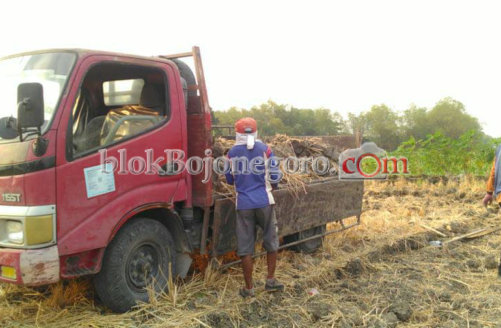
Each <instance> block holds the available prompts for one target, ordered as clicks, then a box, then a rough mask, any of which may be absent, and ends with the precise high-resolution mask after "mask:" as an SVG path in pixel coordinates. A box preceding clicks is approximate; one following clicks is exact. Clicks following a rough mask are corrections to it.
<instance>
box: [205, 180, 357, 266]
mask: <svg viewBox="0 0 501 328" xmlns="http://www.w3.org/2000/svg"><path fill="white" fill-rule="evenodd" d="M363 192H364V184H363V181H340V180H328V181H325V182H319V183H314V184H310V185H307V186H306V191H299V192H297V193H292V192H290V191H289V190H287V189H281V190H277V191H274V192H273V197H274V198H275V203H276V205H275V211H276V216H277V221H278V233H279V236H280V237H283V236H287V235H290V234H293V233H296V232H299V231H304V230H307V229H309V228H312V227H316V226H320V225H323V224H327V223H329V222H335V221H339V220H342V219H344V218H348V217H352V216H360V214H361V212H362V197H363ZM235 219H236V213H235V204H234V199H230V198H223V199H218V200H216V201H215V206H214V221H213V226H212V229H213V236H212V245H213V248H212V251H213V254H212V255H213V256H218V255H222V254H225V253H227V252H230V251H233V250H236V236H235Z"/></svg>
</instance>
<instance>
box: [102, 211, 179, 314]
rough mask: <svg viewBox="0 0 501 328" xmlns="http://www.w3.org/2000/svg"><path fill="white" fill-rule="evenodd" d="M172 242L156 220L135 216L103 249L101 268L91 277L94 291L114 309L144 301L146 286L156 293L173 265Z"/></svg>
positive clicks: (161, 288)
mask: <svg viewBox="0 0 501 328" xmlns="http://www.w3.org/2000/svg"><path fill="white" fill-rule="evenodd" d="M173 252H174V243H173V240H172V236H171V234H170V233H169V231H168V230H167V229H166V228H165V227H164V226H163V225H162V224H161V223H160V222H158V221H155V220H152V219H148V218H136V219H134V220H133V221H131V222H129V223H127V224H126V225H125V226H124V227H123V228H121V229H120V230H119V231H118V233H117V234H116V236H115V238H114V239H113V240H112V241H111V243H110V244H109V246H108V247H107V249H106V252H105V254H104V258H103V265H102V268H101V271H100V272H99V273H98V274H97V275H96V276H95V277H94V286H95V289H96V293H97V295H98V296H99V298H100V299H101V301H102V302H103V303H104V305H106V306H107V307H109V308H110V309H111V310H113V311H115V312H126V311H128V310H130V308H131V307H133V306H134V305H136V304H137V302H148V301H149V294H148V291H147V288H150V287H151V288H154V290H155V293H159V292H161V291H163V290H165V288H166V287H167V284H168V280H169V275H170V274H171V271H172V268H174V259H175V256H174V253H173Z"/></svg>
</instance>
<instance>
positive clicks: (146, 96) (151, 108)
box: [71, 63, 170, 157]
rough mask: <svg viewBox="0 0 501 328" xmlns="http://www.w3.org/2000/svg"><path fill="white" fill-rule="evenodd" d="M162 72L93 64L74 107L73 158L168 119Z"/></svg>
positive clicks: (167, 103) (120, 65)
mask: <svg viewBox="0 0 501 328" xmlns="http://www.w3.org/2000/svg"><path fill="white" fill-rule="evenodd" d="M167 95H168V93H167V83H166V76H165V73H164V72H163V71H161V70H159V69H155V68H150V67H141V66H135V65H134V66H133V65H123V64H117V63H105V64H99V65H96V66H94V67H93V68H92V69H91V70H90V71H89V72H88V73H87V76H86V77H85V79H84V82H83V84H82V87H81V90H80V95H79V97H78V99H77V101H76V103H75V108H74V109H73V121H72V122H73V123H72V124H73V126H72V129H71V130H72V134H73V135H72V143H73V145H72V146H73V157H75V155H76V156H78V157H79V156H81V155H84V154H87V153H91V152H92V153H93V152H95V151H97V150H98V149H100V148H104V147H107V146H109V145H112V144H115V143H117V142H120V141H123V140H126V139H129V138H131V137H133V136H136V135H138V134H141V133H144V132H146V131H149V130H151V129H154V128H155V127H157V126H159V125H161V123H162V122H164V121H165V120H166V119H167V118H168V116H169V115H168V114H169V108H170V106H169V101H168V97H167Z"/></svg>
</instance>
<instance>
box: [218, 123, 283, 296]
mask: <svg viewBox="0 0 501 328" xmlns="http://www.w3.org/2000/svg"><path fill="white" fill-rule="evenodd" d="M235 132H236V143H235V145H234V146H233V147H232V148H231V149H230V151H229V152H228V158H229V159H230V161H231V171H230V172H228V173H226V181H227V182H228V183H229V184H234V185H235V190H236V194H237V196H236V209H237V218H236V235H237V254H238V256H240V258H241V259H242V269H243V273H244V280H245V287H244V288H242V289H240V295H241V296H242V297H248V296H254V285H253V282H252V269H253V262H252V255H254V244H255V241H256V226H260V227H261V229H263V246H264V248H265V249H266V251H267V264H268V275H267V277H266V284H265V289H266V290H268V291H280V290H283V289H284V285H283V284H281V283H279V282H278V281H277V279H276V278H275V268H276V262H277V249H278V227H277V220H276V218H275V211H274V208H273V205H274V204H275V200H274V199H273V195H272V193H271V191H272V189H275V188H277V187H278V181H279V180H280V178H281V172H280V169H279V167H278V163H277V161H275V160H274V159H273V157H274V156H273V152H272V151H271V149H270V147H268V146H267V145H266V144H264V143H263V142H261V141H260V140H257V124H256V121H255V120H254V119H252V118H249V117H247V118H243V119H241V120H238V121H237V122H236V123H235Z"/></svg>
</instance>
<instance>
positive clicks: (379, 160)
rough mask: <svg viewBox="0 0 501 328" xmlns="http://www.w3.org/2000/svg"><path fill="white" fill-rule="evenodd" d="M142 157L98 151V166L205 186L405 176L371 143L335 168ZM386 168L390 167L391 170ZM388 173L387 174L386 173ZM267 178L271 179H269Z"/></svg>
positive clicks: (293, 161) (322, 160)
mask: <svg viewBox="0 0 501 328" xmlns="http://www.w3.org/2000/svg"><path fill="white" fill-rule="evenodd" d="M144 153H145V154H144V157H143V156H132V157H129V156H128V155H127V150H126V149H119V150H118V151H117V155H118V156H112V155H110V154H108V152H107V150H106V149H101V150H100V151H99V154H100V165H101V166H102V170H103V173H110V172H108V171H112V172H114V173H116V174H118V175H127V174H131V175H141V174H146V175H153V174H158V175H178V174H181V173H182V172H186V173H188V174H190V175H202V177H203V178H202V182H203V183H207V182H209V181H210V180H211V177H212V175H213V174H217V175H220V174H226V173H230V172H231V173H232V174H244V175H245V174H255V175H260V174H265V175H266V179H268V180H269V181H270V182H272V183H273V182H275V183H276V182H279V181H280V180H281V179H282V177H283V175H284V173H286V174H289V175H291V174H306V175H308V174H310V173H313V174H314V175H316V176H319V177H327V176H335V175H338V176H339V179H340V180H361V179H364V180H365V179H386V178H387V177H388V175H390V174H408V173H409V171H408V169H407V159H406V158H405V157H401V158H394V157H392V158H388V156H386V152H385V151H384V150H383V149H381V148H379V147H377V146H376V144H375V143H373V142H369V143H364V144H363V145H362V146H361V147H360V148H356V149H347V150H345V151H344V152H342V153H341V154H340V155H339V168H337V167H336V165H334V166H331V164H332V163H331V162H330V160H329V159H328V158H326V157H324V156H317V157H295V156H289V157H286V158H281V157H269V158H266V157H256V158H253V159H248V158H246V157H236V158H231V159H230V158H228V157H227V156H220V157H217V158H214V157H213V156H212V151H211V150H210V149H207V150H206V151H205V156H204V157H203V158H202V157H199V156H192V157H187V156H185V153H184V151H182V150H180V149H166V150H164V152H163V153H162V154H161V155H160V156H155V154H154V153H153V149H146V150H145V151H144ZM157 155H158V154H157ZM389 164H392V166H391V168H390V167H389ZM390 169H391V172H390ZM271 176H273V177H274V178H273V179H272V178H271Z"/></svg>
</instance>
